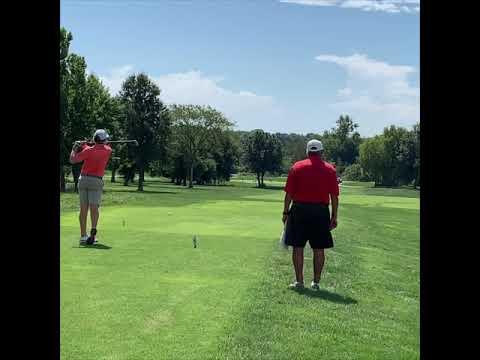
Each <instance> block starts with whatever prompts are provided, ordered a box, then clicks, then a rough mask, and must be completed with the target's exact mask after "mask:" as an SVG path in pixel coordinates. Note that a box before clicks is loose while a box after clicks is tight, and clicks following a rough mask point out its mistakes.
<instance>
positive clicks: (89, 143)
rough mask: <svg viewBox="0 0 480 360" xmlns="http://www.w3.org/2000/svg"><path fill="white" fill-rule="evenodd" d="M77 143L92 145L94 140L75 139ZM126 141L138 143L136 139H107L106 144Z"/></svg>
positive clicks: (125, 142) (126, 142)
mask: <svg viewBox="0 0 480 360" xmlns="http://www.w3.org/2000/svg"><path fill="white" fill-rule="evenodd" d="M75 143H77V144H88V145H93V144H95V142H94V141H92V140H78V141H75ZM128 143H133V144H135V145H138V141H137V140H112V141H107V144H128Z"/></svg>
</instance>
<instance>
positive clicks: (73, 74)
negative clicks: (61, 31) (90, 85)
mask: <svg viewBox="0 0 480 360" xmlns="http://www.w3.org/2000/svg"><path fill="white" fill-rule="evenodd" d="M67 68H68V76H67V81H66V103H67V116H66V124H65V125H66V126H65V134H64V136H65V138H64V141H65V148H66V149H69V148H71V146H72V143H73V142H74V141H75V140H79V139H84V138H88V137H90V136H91V134H92V133H93V130H94V123H93V122H92V121H91V117H90V113H89V106H88V98H87V94H88V91H87V75H86V69H87V63H86V62H85V58H83V57H82V56H79V55H76V54H70V55H69V56H68V58H67ZM67 154H68V153H67ZM81 166H82V165H81V164H73V165H71V167H72V175H73V181H74V184H75V191H78V178H79V176H80V169H81Z"/></svg>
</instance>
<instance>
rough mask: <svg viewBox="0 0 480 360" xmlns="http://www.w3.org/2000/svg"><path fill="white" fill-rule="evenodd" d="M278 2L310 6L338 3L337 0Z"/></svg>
mask: <svg viewBox="0 0 480 360" xmlns="http://www.w3.org/2000/svg"><path fill="white" fill-rule="evenodd" d="M280 2H282V3H290V4H299V5H310V6H333V5H337V4H338V0H280Z"/></svg>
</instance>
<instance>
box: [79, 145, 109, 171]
mask: <svg viewBox="0 0 480 360" xmlns="http://www.w3.org/2000/svg"><path fill="white" fill-rule="evenodd" d="M111 154H112V148H111V147H110V146H108V145H105V144H95V145H93V146H87V145H85V146H84V147H83V150H82V151H80V152H78V153H76V154H75V156H74V158H73V159H74V160H75V161H77V162H80V161H83V166H82V170H81V173H82V174H87V175H95V176H103V175H104V174H105V167H106V166H107V163H108V160H109V159H110V155H111Z"/></svg>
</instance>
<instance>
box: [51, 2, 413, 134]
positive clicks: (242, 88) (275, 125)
mask: <svg viewBox="0 0 480 360" xmlns="http://www.w3.org/2000/svg"><path fill="white" fill-rule="evenodd" d="M419 6H420V1H419V0H384V1H380V0H243V1H242V0H195V1H192V0H158V1H148V0H141V1H140V0H139V1H132V0H116V1H110V0H104V1H93V0H90V1H87V0H83V1H80V0H61V9H60V13H61V25H62V26H64V27H66V28H67V30H69V31H71V32H72V34H73V42H72V45H71V51H72V52H75V53H77V54H79V55H82V56H84V57H85V58H86V61H87V65H88V69H89V71H90V72H93V73H95V74H96V75H98V76H99V77H100V78H101V79H102V81H103V83H104V84H105V85H106V86H108V88H109V89H110V91H111V92H112V94H115V93H116V92H117V91H118V90H119V88H120V87H121V83H122V81H123V80H124V79H125V78H126V76H128V75H129V74H132V73H138V72H140V71H142V72H146V73H147V74H148V75H149V76H150V77H151V78H152V80H154V81H155V82H156V83H157V84H158V86H159V87H160V89H161V95H160V97H161V99H162V100H163V101H164V102H165V103H167V104H170V103H183V104H186V103H191V104H202V105H207V104H208V105H211V106H213V107H215V108H217V109H218V110H220V111H222V112H223V113H224V114H225V115H227V117H229V118H230V119H231V120H233V121H234V122H235V123H236V128H237V129H241V130H251V129H255V128H262V129H264V130H266V131H271V132H296V133H308V132H323V131H324V130H327V129H330V128H331V127H333V126H335V121H336V120H337V119H338V117H339V116H340V115H341V114H348V115H350V116H351V117H352V118H353V120H354V121H355V122H357V123H358V124H359V129H358V130H359V132H360V133H361V134H362V135H364V136H371V135H375V134H378V133H381V132H382V131H383V128H384V127H385V126H388V125H398V126H404V127H410V126H412V125H413V124H415V123H416V122H417V121H419V117H420V115H419V102H420V96H419V77H420V73H419V70H420V69H419V63H420V58H419V57H420V54H419V53H420V49H419V38H420V19H419Z"/></svg>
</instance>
